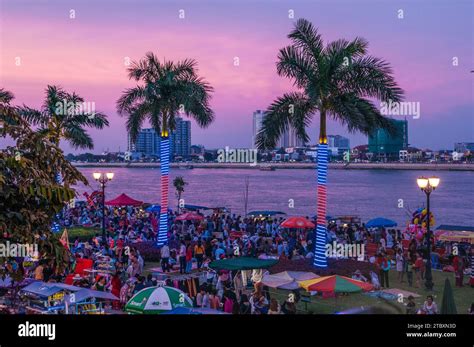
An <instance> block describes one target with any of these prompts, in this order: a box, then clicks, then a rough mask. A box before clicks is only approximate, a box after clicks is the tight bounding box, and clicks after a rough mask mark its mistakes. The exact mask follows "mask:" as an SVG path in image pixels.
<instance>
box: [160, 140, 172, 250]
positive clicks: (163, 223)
mask: <svg viewBox="0 0 474 347" xmlns="http://www.w3.org/2000/svg"><path fill="white" fill-rule="evenodd" d="M160 162H161V163H160V174H161V180H160V181H161V210H160V228H159V230H158V242H157V243H158V246H163V245H164V244H165V243H167V242H168V190H169V171H170V140H169V137H168V136H167V134H166V136H161V141H160Z"/></svg>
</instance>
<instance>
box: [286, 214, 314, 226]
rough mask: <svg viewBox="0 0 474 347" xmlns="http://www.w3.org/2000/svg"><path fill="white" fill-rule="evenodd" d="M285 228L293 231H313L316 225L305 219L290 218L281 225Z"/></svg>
mask: <svg viewBox="0 0 474 347" xmlns="http://www.w3.org/2000/svg"><path fill="white" fill-rule="evenodd" d="M281 226H282V227H283V228H293V229H312V228H314V227H315V225H314V223H313V222H311V221H310V220H308V219H307V218H305V217H290V218H287V219H286V220H284V221H283V222H282V223H281Z"/></svg>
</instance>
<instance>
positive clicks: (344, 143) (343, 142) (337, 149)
mask: <svg viewBox="0 0 474 347" xmlns="http://www.w3.org/2000/svg"><path fill="white" fill-rule="evenodd" d="M328 149H329V150H330V151H331V154H332V155H335V156H337V155H343V154H344V152H346V151H350V149H351V147H350V142H349V139H348V138H347V137H344V136H341V135H328Z"/></svg>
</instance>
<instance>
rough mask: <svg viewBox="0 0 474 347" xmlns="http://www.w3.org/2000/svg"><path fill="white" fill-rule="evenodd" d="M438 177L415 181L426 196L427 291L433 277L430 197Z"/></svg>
mask: <svg viewBox="0 0 474 347" xmlns="http://www.w3.org/2000/svg"><path fill="white" fill-rule="evenodd" d="M439 181H440V180H439V178H438V177H430V178H426V177H419V178H417V180H416V183H417V184H418V187H420V189H421V190H422V191H423V192H424V193H425V194H426V215H427V216H428V221H427V223H426V228H427V229H426V237H427V239H428V240H427V244H428V259H427V261H426V273H425V287H426V289H428V290H432V289H433V276H432V274H431V230H430V195H431V192H432V191H433V190H435V189H436V187H438V185H439Z"/></svg>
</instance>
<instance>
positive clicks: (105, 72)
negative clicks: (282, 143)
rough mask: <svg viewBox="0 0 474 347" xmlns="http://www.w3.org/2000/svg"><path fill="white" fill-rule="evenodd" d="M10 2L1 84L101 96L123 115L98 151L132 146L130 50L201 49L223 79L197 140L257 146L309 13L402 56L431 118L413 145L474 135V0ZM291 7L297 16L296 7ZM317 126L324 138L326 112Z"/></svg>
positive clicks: (358, 138)
mask: <svg viewBox="0 0 474 347" xmlns="http://www.w3.org/2000/svg"><path fill="white" fill-rule="evenodd" d="M0 6H1V15H0V18H1V24H0V25H1V27H0V28H1V33H0V87H3V88H6V89H7V90H10V91H12V92H13V93H14V94H15V96H16V99H15V102H16V103H17V104H23V103H25V104H27V105H29V106H32V107H39V106H40V104H41V102H42V100H43V97H44V89H45V87H46V85H47V84H58V85H61V86H63V87H64V88H65V89H66V90H67V91H70V92H72V91H76V92H77V93H79V94H80V95H82V96H83V97H84V98H85V100H86V101H89V102H95V104H96V109H97V110H99V111H101V112H104V113H106V114H107V115H108V116H109V120H110V123H111V126H110V127H109V128H107V129H105V130H102V131H91V134H92V137H93V139H94V142H95V149H94V152H96V153H100V152H102V151H103V150H105V149H109V150H110V151H117V150H118V149H119V146H120V149H121V150H122V151H123V150H125V149H126V130H125V119H124V118H121V117H119V116H118V115H117V113H116V110H115V102H116V100H117V99H118V97H119V96H120V94H121V92H122V91H123V90H124V89H125V88H127V87H130V86H133V85H134V82H132V81H129V80H128V78H127V76H126V66H125V64H124V61H125V59H126V57H129V58H130V59H132V60H137V59H139V58H141V57H142V56H143V55H144V54H145V53H146V52H147V51H153V52H154V53H156V54H157V55H158V57H160V58H166V59H169V60H182V59H185V58H194V59H196V60H197V61H198V67H199V73H200V75H202V76H204V77H205V78H206V79H207V81H208V82H210V83H211V84H212V86H213V87H214V89H215V93H214V94H213V99H212V107H213V109H214V111H215V113H216V121H215V122H214V123H213V124H212V125H211V126H210V127H209V128H207V129H204V130H203V129H199V128H198V127H197V125H196V124H195V123H194V122H193V125H192V136H193V138H192V142H193V144H203V145H204V146H206V147H207V148H223V147H224V146H230V147H248V146H250V144H251V138H252V133H251V132H252V113H253V111H254V110H256V109H265V108H266V107H267V106H268V105H269V104H270V103H271V102H272V100H273V99H275V98H276V97H278V96H279V95H281V94H282V93H284V92H286V91H290V90H292V86H291V84H290V83H289V81H288V80H286V79H285V78H282V77H279V76H278V75H277V73H276V67H275V62H276V57H277V54H278V50H279V49H280V48H282V47H284V46H285V45H287V44H289V40H288V38H287V37H286V35H287V34H288V33H289V32H290V30H291V29H292V27H293V25H294V22H295V21H296V19H298V18H306V19H308V20H310V21H312V23H313V24H314V25H315V26H316V27H318V28H319V30H320V33H321V34H322V35H323V38H324V40H325V41H331V40H335V39H339V38H346V39H353V38H355V37H356V36H361V37H364V38H365V39H367V40H368V41H369V53H370V54H371V55H374V56H376V57H381V58H383V59H385V60H387V61H388V62H390V63H391V65H392V67H393V69H394V71H395V77H396V80H397V81H398V83H399V84H400V86H401V87H402V88H403V89H404V90H405V92H406V101H411V102H420V105H421V117H420V118H419V119H413V117H412V116H409V117H407V119H408V121H409V142H410V144H411V145H412V146H416V147H420V148H432V149H440V148H446V149H452V148H453V144H454V142H461V141H470V142H474V101H473V94H474V93H473V78H474V74H473V73H470V71H471V70H474V64H473V63H474V59H473V58H474V53H473V49H474V48H473V47H474V42H473V32H474V24H473V16H474V14H473V11H474V5H473V2H472V1H471V0H457V1H452V0H433V1H421V0H419V1H416V0H409V1H395V0H394V1H375V0H373V1H365V0H362V1H354V0H346V1H343V0H332V1H329V0H328V1H270V0H267V1H245V0H238V1H227V0H226V1H220V0H216V1H208V0H200V1H198V0H194V1H178V0H175V1H162V0H153V1H152V0H150V1H145V0H110V1H104V0H102V1H97V0H96V1H88V0H80V1H67V0H61V1H59V0H58V1H51V0H34V1H33V0H32V1H23V0H0ZM70 10H74V11H75V18H74V19H71V18H70ZM180 10H184V15H185V18H184V19H180V18H179V15H180ZM289 10H293V11H294V15H295V18H293V19H292V18H288V17H289V15H288V12H289ZM399 10H403V15H404V18H403V19H399V18H398V15H399V12H398V11H399ZM17 57H19V58H20V59H21V64H20V66H16V64H15V62H16V60H15V59H16V58H17ZM235 57H238V58H239V61H240V65H239V66H234V58H235ZM454 57H456V58H457V61H458V65H457V66H453V58H454ZM399 118H400V117H399ZM401 118H403V117H401ZM314 119H315V120H317V115H316V116H315V118H314ZM309 132H310V134H311V137H312V142H313V143H314V142H316V139H317V132H318V124H317V122H314V125H313V126H312V127H311V128H310V129H309ZM328 133H329V134H341V135H347V136H348V137H349V138H350V139H351V146H355V145H358V144H364V143H367V138H366V137H365V136H363V135H361V134H348V133H347V131H346V130H345V129H344V128H343V127H342V126H340V125H339V124H337V123H335V122H332V121H331V122H329V124H328ZM64 149H65V150H66V152H71V149H70V148H69V147H67V146H64Z"/></svg>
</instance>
